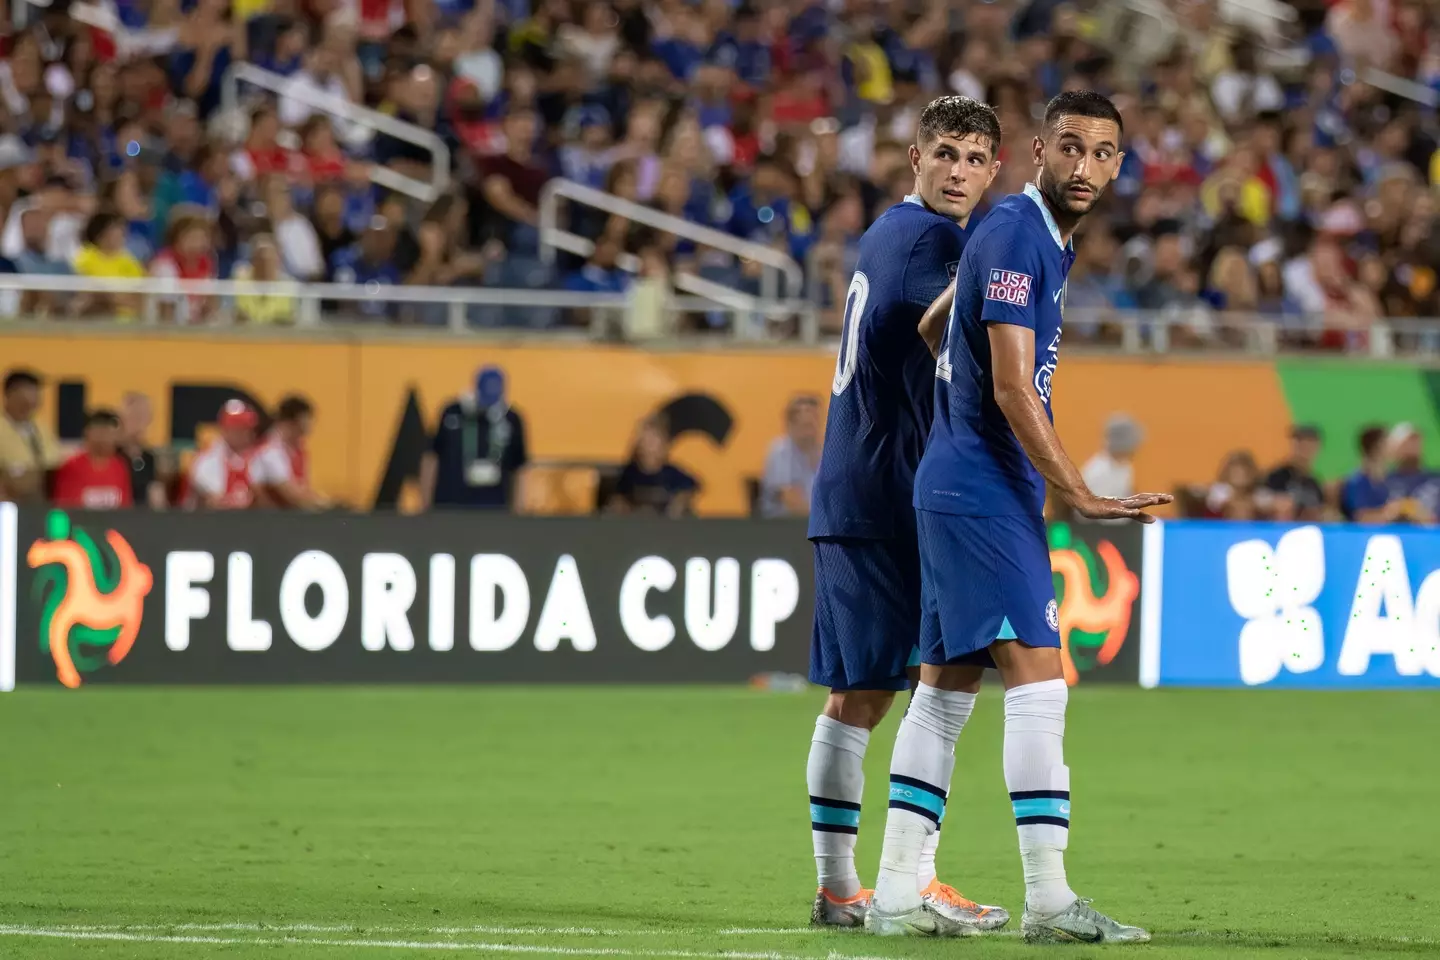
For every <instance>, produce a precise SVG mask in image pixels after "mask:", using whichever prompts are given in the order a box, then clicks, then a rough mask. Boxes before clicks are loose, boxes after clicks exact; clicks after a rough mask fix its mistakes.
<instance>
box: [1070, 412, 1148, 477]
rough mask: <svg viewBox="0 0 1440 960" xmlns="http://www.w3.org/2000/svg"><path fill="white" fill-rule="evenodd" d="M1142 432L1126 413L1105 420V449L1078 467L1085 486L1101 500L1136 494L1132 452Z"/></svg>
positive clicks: (1136, 448)
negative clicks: (1102, 498) (1101, 498)
mask: <svg viewBox="0 0 1440 960" xmlns="http://www.w3.org/2000/svg"><path fill="white" fill-rule="evenodd" d="M1144 439H1145V431H1144V429H1143V428H1142V427H1141V426H1140V424H1138V423H1136V422H1135V421H1134V419H1132V418H1131V416H1130V415H1129V414H1127V413H1113V414H1111V415H1110V418H1109V419H1108V420H1106V421H1105V448H1104V449H1103V450H1101V451H1100V452H1099V453H1097V454H1095V456H1093V457H1091V458H1090V459H1089V460H1087V461H1085V465H1084V466H1083V467H1081V468H1080V472H1081V474H1083V475H1084V477H1085V483H1086V484H1087V485H1088V486H1089V487H1090V489H1091V490H1092V491H1093V492H1094V493H1095V495H1096V496H1100V497H1128V496H1130V495H1132V494H1133V493H1134V492H1135V451H1136V450H1138V449H1140V444H1141V442H1142V441H1143V440H1144Z"/></svg>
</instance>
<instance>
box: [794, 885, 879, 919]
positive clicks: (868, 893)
mask: <svg viewBox="0 0 1440 960" xmlns="http://www.w3.org/2000/svg"><path fill="white" fill-rule="evenodd" d="M874 895H875V891H874V890H861V891H860V892H859V893H857V894H855V896H853V897H837V896H835V895H834V894H832V893H831V892H830V891H829V890H826V889H825V888H824V887H821V888H820V889H819V890H817V891H815V905H814V906H813V907H812V908H811V909H810V923H811V924H812V925H814V926H817V927H858V926H860V925H861V924H863V923H864V922H865V914H866V912H868V911H869V909H870V898H871V897H873V896H874Z"/></svg>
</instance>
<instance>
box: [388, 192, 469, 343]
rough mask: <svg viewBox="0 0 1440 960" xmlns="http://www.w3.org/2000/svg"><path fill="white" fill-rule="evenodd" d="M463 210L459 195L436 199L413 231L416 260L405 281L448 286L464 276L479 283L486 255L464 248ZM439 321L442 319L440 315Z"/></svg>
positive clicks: (415, 283) (464, 279)
mask: <svg viewBox="0 0 1440 960" xmlns="http://www.w3.org/2000/svg"><path fill="white" fill-rule="evenodd" d="M465 214H466V203H465V201H464V200H463V199H461V198H460V197H457V196H455V195H453V194H446V195H445V196H443V197H441V198H440V199H439V200H436V201H435V205H434V206H433V207H432V208H431V209H430V212H429V213H427V214H426V215H425V220H424V222H422V223H421V224H420V229H419V230H418V231H416V248H417V250H416V257H415V263H414V265H413V266H412V267H411V268H410V270H409V272H408V273H407V274H406V276H405V282H406V283H408V284H412V285H415V286H429V287H448V286H450V285H452V284H455V283H459V282H461V281H466V280H468V281H471V282H473V283H479V281H480V279H481V277H482V275H483V274H484V272H485V267H486V264H487V261H488V258H487V256H486V254H485V253H484V252H479V253H476V252H470V251H467V250H465V249H464V244H465V240H466V239H467V238H466V236H465V223H464V221H465ZM443 309H444V308H443V306H442V307H441V310H442V311H443ZM438 322H442V323H443V322H444V321H443V318H442V319H441V320H439V321H438Z"/></svg>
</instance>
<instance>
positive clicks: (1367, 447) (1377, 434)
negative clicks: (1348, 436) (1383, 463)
mask: <svg viewBox="0 0 1440 960" xmlns="http://www.w3.org/2000/svg"><path fill="white" fill-rule="evenodd" d="M1384 442H1385V428H1384V427H1382V426H1379V425H1376V424H1372V425H1370V426H1368V427H1366V428H1365V429H1364V430H1361V431H1360V455H1361V456H1362V457H1373V456H1374V455H1375V451H1377V450H1379V449H1380V446H1381V445H1382V444H1383V443H1384Z"/></svg>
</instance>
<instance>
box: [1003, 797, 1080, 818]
mask: <svg viewBox="0 0 1440 960" xmlns="http://www.w3.org/2000/svg"><path fill="white" fill-rule="evenodd" d="M1010 805H1011V806H1012V807H1014V808H1015V818H1016V819H1017V820H1018V819H1019V818H1020V817H1060V818H1061V819H1064V820H1069V819H1070V801H1069V800H1061V799H1060V798H1058V797H1037V798H1035V799H1033V800H1011V801H1010Z"/></svg>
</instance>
